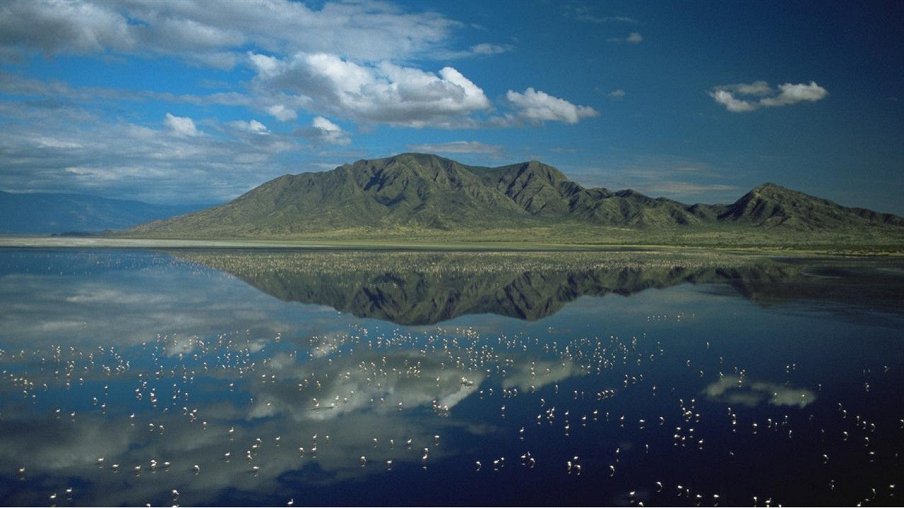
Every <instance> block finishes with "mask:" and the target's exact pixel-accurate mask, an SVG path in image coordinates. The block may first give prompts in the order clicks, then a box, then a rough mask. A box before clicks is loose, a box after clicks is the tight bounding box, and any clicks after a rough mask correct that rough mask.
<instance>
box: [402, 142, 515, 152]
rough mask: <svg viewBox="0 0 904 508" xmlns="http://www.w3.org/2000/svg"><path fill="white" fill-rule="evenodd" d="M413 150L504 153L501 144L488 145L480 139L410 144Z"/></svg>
mask: <svg viewBox="0 0 904 508" xmlns="http://www.w3.org/2000/svg"><path fill="white" fill-rule="evenodd" d="M408 149H409V150H411V151H412V152H425V153H480V154H489V155H499V154H500V153H502V147H501V146H499V145H488V144H486V143H481V142H479V141H450V142H448V143H427V144H420V145H410V146H409V147H408Z"/></svg>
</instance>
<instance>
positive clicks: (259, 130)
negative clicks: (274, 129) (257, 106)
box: [229, 120, 270, 136]
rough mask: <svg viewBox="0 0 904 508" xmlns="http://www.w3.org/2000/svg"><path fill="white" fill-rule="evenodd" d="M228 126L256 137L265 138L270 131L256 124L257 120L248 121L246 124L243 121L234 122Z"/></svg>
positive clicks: (258, 123) (264, 126)
mask: <svg viewBox="0 0 904 508" xmlns="http://www.w3.org/2000/svg"><path fill="white" fill-rule="evenodd" d="M229 125H231V126H232V127H233V128H235V129H238V130H240V131H243V132H247V133H250V134H255V135H258V136H267V135H269V134H270V130H269V129H267V126H266V125H264V124H262V123H260V122H258V121H257V120H250V121H247V122H245V121H243V120H236V121H234V122H230V123H229Z"/></svg>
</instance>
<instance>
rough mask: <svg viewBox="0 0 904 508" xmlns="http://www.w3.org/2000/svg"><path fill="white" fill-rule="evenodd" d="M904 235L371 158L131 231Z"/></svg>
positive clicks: (439, 163)
mask: <svg viewBox="0 0 904 508" xmlns="http://www.w3.org/2000/svg"><path fill="white" fill-rule="evenodd" d="M568 225H579V226H581V227H589V228H600V227H604V228H605V227H608V228H627V229H635V230H653V229H663V228H690V229H693V228H694V227H709V226H719V227H728V228H733V229H750V228H759V229H773V228H779V229H781V230H795V231H817V232H818V231H830V230H837V229H847V230H852V231H856V230H857V229H858V228H859V229H862V228H867V229H869V228H872V229H875V230H877V231H878V230H883V229H892V230H895V231H898V230H900V231H904V219H902V218H901V217H898V216H896V215H893V214H883V213H879V212H874V211H871V210H866V209H862V208H849V207H844V206H841V205H838V204H837V203H834V202H832V201H829V200H825V199H822V198H818V197H814V196H810V195H808V194H804V193H802V192H798V191H794V190H791V189H786V188H784V187H781V186H779V185H776V184H774V183H766V184H763V185H760V186H757V187H755V188H754V189H752V190H751V191H750V192H748V193H746V194H745V195H744V196H742V197H741V198H740V199H738V200H737V201H735V202H734V203H731V204H727V205H726V204H713V205H709V204H702V203H697V204H693V205H687V204H684V203H680V202H678V201H674V200H671V199H668V198H652V197H649V196H646V195H644V194H641V193H639V192H636V191H633V190H630V189H628V190H621V191H616V192H612V191H610V190H609V189H606V188H603V187H597V188H585V187H583V186H581V185H580V184H578V183H576V182H573V181H571V180H569V179H568V178H567V177H566V176H565V175H564V174H563V173H562V172H561V171H559V170H558V169H556V168H555V167H553V166H549V165H547V164H544V163H542V162H539V161H528V162H522V163H517V164H510V165H505V166H499V167H483V166H468V165H464V164H461V163H459V162H456V161H454V160H451V159H446V158H443V157H439V156H436V155H431V154H420V153H404V154H399V155H395V156H392V157H386V158H381V159H370V160H367V159H364V160H359V161H356V162H354V163H350V164H343V165H341V166H338V167H336V168H335V169H333V170H330V171H325V172H319V173H299V174H296V175H283V176H280V177H278V178H275V179H273V180H270V181H268V182H265V183H263V184H261V185H260V186H258V187H256V188H254V189H252V190H250V191H248V192H247V193H245V194H243V195H242V196H240V197H238V198H236V199H235V200H233V201H231V202H229V203H226V204H223V205H220V206H217V207H213V208H210V209H206V210H202V211H200V212H196V213H192V214H188V215H185V216H181V217H177V218H173V219H169V220H164V221H157V222H153V223H149V224H144V225H141V226H139V227H136V228H134V229H132V230H130V231H129V232H128V234H129V235H133V236H148V237H185V236H191V237H230V236H232V237H237V238H242V237H293V236H303V235H305V234H316V233H320V232H328V231H332V230H372V231H381V230H392V229H400V228H401V229H405V228H408V229H411V230H426V231H455V230H462V229H467V230H470V231H481V230H493V229H519V228H538V227H540V228H543V227H546V228H550V227H553V228H558V227H563V226H568Z"/></svg>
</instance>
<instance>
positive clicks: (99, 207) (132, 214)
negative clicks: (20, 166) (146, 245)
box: [0, 191, 203, 234]
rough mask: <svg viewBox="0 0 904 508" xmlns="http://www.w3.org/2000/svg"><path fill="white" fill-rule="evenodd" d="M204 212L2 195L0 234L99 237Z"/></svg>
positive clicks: (183, 207)
mask: <svg viewBox="0 0 904 508" xmlns="http://www.w3.org/2000/svg"><path fill="white" fill-rule="evenodd" d="M201 208H203V206H201V205H197V206H191V205H157V204H150V203H145V202H142V201H129V200H123V199H109V198H104V197H98V196H87V195H82V194H61V193H12V192H2V191H0V234H65V233H97V232H101V231H104V230H107V229H125V228H129V227H132V226H136V225H138V224H142V223H145V222H149V221H153V220H160V219H166V218H169V217H172V216H175V215H179V214H183V213H187V212H193V211H196V210H199V209H201Z"/></svg>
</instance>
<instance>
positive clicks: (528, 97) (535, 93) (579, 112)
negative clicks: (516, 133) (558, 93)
mask: <svg viewBox="0 0 904 508" xmlns="http://www.w3.org/2000/svg"><path fill="white" fill-rule="evenodd" d="M505 98H506V99H508V101H509V102H510V103H512V105H514V106H515V107H516V108H517V109H518V113H517V115H516V116H517V118H520V119H523V120H527V121H530V122H545V121H551V122H564V123H568V124H576V123H578V122H579V121H580V120H581V119H582V118H591V117H595V116H598V115H599V113H598V112H597V111H596V110H595V109H593V108H592V107H590V106H577V105H574V104H572V103H570V102H568V101H566V100H565V99H560V98H558V97H553V96H552V95H549V94H547V93H546V92H543V91H540V90H534V89H533V88H528V89H527V90H525V91H524V93H519V92H516V91H514V90H509V91H508V92H506V94H505ZM509 120H511V118H510V119H509Z"/></svg>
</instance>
